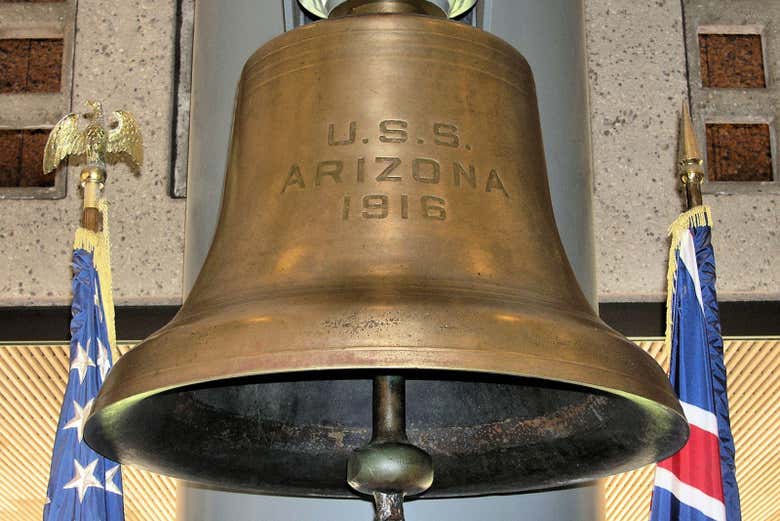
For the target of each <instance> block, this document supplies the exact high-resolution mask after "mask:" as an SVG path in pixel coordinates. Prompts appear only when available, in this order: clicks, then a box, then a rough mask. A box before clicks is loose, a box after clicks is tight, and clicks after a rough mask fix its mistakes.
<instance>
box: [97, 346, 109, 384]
mask: <svg viewBox="0 0 780 521" xmlns="http://www.w3.org/2000/svg"><path fill="white" fill-rule="evenodd" d="M97 343H98V356H97V365H98V367H99V368H100V380H101V381H105V379H106V375H107V374H108V371H109V369H111V362H110V361H109V360H108V349H106V346H104V345H103V342H101V341H100V337H98V339H97Z"/></svg>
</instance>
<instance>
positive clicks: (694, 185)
mask: <svg viewBox="0 0 780 521" xmlns="http://www.w3.org/2000/svg"><path fill="white" fill-rule="evenodd" d="M680 179H681V180H682V183H683V188H684V189H685V199H686V202H687V203H688V209H691V208H693V207H695V206H699V205H701V204H702V197H701V183H702V181H704V159H703V158H702V154H701V151H700V150H699V144H698V142H697V140H696V133H695V132H694V130H693V122H692V121H691V114H690V112H689V111H688V103H687V102H686V101H685V100H683V105H682V118H681V121H680Z"/></svg>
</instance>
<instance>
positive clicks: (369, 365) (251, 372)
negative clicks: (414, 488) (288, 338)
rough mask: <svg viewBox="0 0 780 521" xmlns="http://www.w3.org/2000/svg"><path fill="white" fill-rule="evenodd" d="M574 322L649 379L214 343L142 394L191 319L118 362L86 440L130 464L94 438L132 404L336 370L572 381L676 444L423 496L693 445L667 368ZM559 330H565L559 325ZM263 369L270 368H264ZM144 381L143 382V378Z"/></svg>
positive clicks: (524, 357)
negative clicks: (148, 372) (247, 351)
mask: <svg viewBox="0 0 780 521" xmlns="http://www.w3.org/2000/svg"><path fill="white" fill-rule="evenodd" d="M566 315H567V314H564V316H566ZM190 318H192V317H190ZM559 318H560V317H559ZM568 321H569V322H572V323H576V324H578V327H579V328H582V330H583V331H586V330H590V331H591V334H593V328H594V327H596V328H597V331H596V338H600V339H601V340H602V348H604V349H606V348H607V347H606V346H607V345H612V346H613V347H615V346H619V347H617V348H618V349H623V350H624V354H625V353H630V355H629V356H628V358H629V360H630V364H629V365H630V366H631V367H633V368H634V369H636V372H637V374H641V375H643V377H642V378H641V379H637V378H633V375H632V374H630V373H627V372H625V371H623V372H620V371H609V370H608V369H606V368H600V369H599V370H597V371H592V370H591V371H590V372H589V373H588V374H589V375H591V376H592V377H593V381H588V379H585V378H583V377H580V378H574V377H567V376H566V375H567V374H568V375H575V374H580V375H582V374H583V373H582V369H583V363H582V362H581V361H580V362H576V363H569V362H566V361H561V360H555V364H550V363H549V361H550V360H549V359H548V360H545V359H544V358H541V357H533V356H529V355H528V353H525V352H512V353H507V352H506V351H501V348H500V347H497V348H494V349H493V350H487V351H486V350H485V349H473V350H471V351H470V352H468V353H464V350H463V349H457V350H456V349H452V348H450V347H444V348H442V347H439V348H433V347H430V346H429V347H423V346H419V345H417V346H398V345H394V346H387V347H382V348H377V347H375V346H353V347H352V348H350V349H344V347H343V346H335V347H331V348H324V347H322V344H320V345H319V346H318V347H316V348H313V349H309V350H301V349H296V350H294V351H284V352H281V353H275V354H271V355H269V354H268V353H266V352H263V351H261V350H258V351H256V352H255V353H254V355H253V356H250V357H245V358H242V359H239V358H240V357H239V358H235V357H231V355H230V354H229V353H227V352H226V351H225V349H224V348H223V349H218V348H213V346H212V349H206V350H205V351H203V352H207V353H210V354H211V355H212V358H211V359H204V358H201V357H200V356H199V355H201V354H203V352H201V353H198V354H196V355H195V356H192V365H187V364H181V363H177V364H173V365H170V366H168V367H160V366H158V367H156V368H155V369H154V371H155V374H156V375H157V376H158V377H160V376H161V375H164V376H165V377H166V378H168V380H167V382H168V383H167V384H166V385H158V386H148V387H147V388H146V389H140V388H139V387H137V383H133V382H132V381H130V380H128V379H126V378H124V377H123V373H125V371H126V370H131V371H132V369H133V368H138V367H144V366H146V367H150V366H149V365H148V359H149V357H150V356H151V357H154V353H156V352H162V351H164V350H166V347H164V343H166V342H169V341H171V340H172V336H176V335H188V334H192V331H193V329H192V328H195V329H197V328H198V326H199V325H203V324H200V323H201V322H202V320H198V319H197V318H195V319H194V320H192V321H190V320H188V319H187V316H186V315H185V316H183V317H178V318H177V319H174V321H173V323H172V324H171V325H169V326H167V327H165V328H163V329H162V330H160V331H159V332H158V333H156V334H154V335H152V337H150V338H149V339H148V340H146V341H144V342H143V343H142V344H139V346H137V347H136V348H134V349H132V350H130V351H129V352H128V353H127V354H125V355H124V356H123V357H122V358H121V359H120V360H119V361H118V362H117V364H116V365H115V366H114V369H113V370H112V371H111V372H110V373H109V375H108V376H107V379H106V382H105V384H104V387H103V389H102V390H101V392H100V394H99V396H98V398H97V399H96V401H95V405H94V407H93V409H92V414H91V415H90V417H89V419H88V420H87V425H86V429H85V440H86V441H87V443H88V444H90V446H92V447H93V448H95V449H96V450H98V452H101V451H102V452H109V454H106V455H107V456H109V457H115V458H117V459H119V460H120V461H121V460H123V459H127V458H125V457H124V455H123V454H121V450H120V451H119V452H117V453H114V454H112V453H110V452H112V451H113V450H114V449H112V447H115V446H117V445H121V442H120V443H117V441H118V440H116V439H113V440H109V439H105V438H104V439H99V438H96V437H95V436H94V433H95V432H105V430H104V429H102V427H101V426H102V425H104V424H105V422H110V421H112V418H115V417H116V415H121V414H126V413H127V411H130V410H131V409H132V408H133V407H135V406H137V405H138V404H139V403H140V402H142V401H143V400H145V399H147V398H150V397H152V396H155V395H160V394H162V393H164V392H170V391H175V390H177V389H181V390H186V388H188V387H191V386H194V385H197V384H203V383H207V382H214V383H216V382H220V383H224V382H228V381H229V380H232V379H237V378H243V377H250V376H262V375H279V376H280V377H281V376H282V375H284V376H287V377H289V376H290V375H291V374H293V375H294V374H296V373H301V374H304V373H309V374H311V373H326V372H329V371H365V370H369V371H371V370H387V369H395V370H412V371H415V370H417V371H441V372H452V373H456V372H467V373H471V374H474V375H480V374H483V375H504V376H508V377H512V378H517V379H524V378H531V379H540V380H545V381H549V382H554V383H562V384H569V385H573V386H577V387H579V388H583V389H585V390H592V391H594V394H595V392H598V393H606V394H608V395H610V396H612V397H613V398H611V399H612V400H615V399H616V398H621V399H625V400H628V401H629V402H630V403H631V407H632V410H634V411H637V414H640V413H641V414H647V415H648V416H651V417H653V418H658V420H657V421H658V424H659V425H666V426H667V427H668V429H667V430H665V431H664V433H663V434H664V435H665V436H669V438H670V439H671V440H672V441H674V443H669V439H666V438H663V437H661V436H660V435H659V437H657V438H656V442H658V441H659V440H661V439H665V440H666V442H667V444H666V445H664V447H665V450H659V447H657V446H656V447H654V448H650V449H647V450H648V451H649V453H644V452H643V453H642V457H641V458H640V459H637V460H633V459H632V460H631V461H630V463H627V465H630V466H627V467H625V468H622V467H621V468H619V469H614V470H613V469H610V470H609V471H605V472H602V473H598V474H589V475H587V476H586V477H583V478H581V479H570V478H567V479H566V480H565V481H562V482H561V483H558V484H553V485H550V484H542V485H539V486H538V487H526V488H520V489H518V488H510V489H507V490H504V489H497V488H495V487H494V488H491V489H489V490H484V489H480V490H475V491H473V493H469V492H464V491H461V490H459V491H457V492H455V493H452V494H448V493H446V491H437V490H436V489H435V487H434V489H432V490H431V491H430V492H429V493H427V494H426V495H425V496H424V497H430V498H441V497H454V496H469V495H474V496H478V495H483V494H487V493H490V494H493V493H511V492H521V491H528V490H545V489H549V488H551V487H555V486H568V485H571V484H576V483H578V482H583V481H588V480H591V479H596V478H599V477H604V476H606V475H610V474H612V473H615V472H622V471H626V470H630V469H633V468H637V467H638V466H641V465H644V464H648V463H653V462H655V461H659V460H661V459H664V458H666V457H668V456H670V455H671V454H673V453H674V452H676V451H677V450H679V448H680V447H682V446H683V445H684V443H685V441H686V440H687V436H688V424H687V421H686V419H685V415H684V413H683V411H682V408H681V406H680V404H679V401H678V400H677V398H676V396H675V395H674V393H673V391H672V389H671V385H670V384H669V381H668V379H667V378H666V375H665V373H664V372H663V370H662V369H661V367H660V366H658V364H657V363H656V362H655V361H654V360H653V359H652V357H650V355H649V354H647V353H646V352H644V351H643V350H641V348H639V347H638V346H636V345H635V344H633V343H632V342H631V341H630V340H628V339H626V338H624V337H622V336H621V335H619V334H618V333H617V332H615V331H614V330H612V329H610V328H609V327H608V326H606V325H605V324H604V323H603V322H602V321H601V320H600V319H598V318H597V317H595V316H592V317H588V316H586V314H585V313H572V314H568ZM176 322H179V325H177V324H176ZM558 327H563V326H562V325H561V324H558ZM226 344H229V341H228V342H226ZM169 349H170V347H169ZM410 353H413V354H414V355H415V356H414V357H409V356H408V355H409V354H410ZM421 353H425V354H426V356H425V357H422V358H421V356H420V355H421ZM491 355H494V356H491ZM145 358H146V359H147V360H146V361H144V360H143V359H145ZM347 358H348V360H347ZM324 361H327V362H324ZM523 364H525V366H526V367H527V369H526V370H520V369H519V367H520V366H521V365H523ZM261 365H263V367H261ZM195 366H197V368H198V369H197V370H198V371H201V372H200V373H199V374H198V375H197V376H194V375H190V376H184V375H186V373H188V371H189V370H190V369H192V368H193V367H195ZM229 366H232V369H231V370H226V368H227V367H229ZM553 366H554V367H555V371H554V372H548V373H544V372H542V371H540V370H538V367H548V368H549V367H553ZM238 367H243V369H241V370H238V369H237V368H238ZM532 367H537V369H536V370H535V371H533V370H532V369H531V368H532ZM637 368H638V369H637ZM591 369H592V368H591ZM553 373H555V374H553ZM138 374H139V375H140V376H139V377H138V378H140V379H141V380H143V379H144V378H146V377H145V376H144V375H143V374H141V373H138ZM138 378H136V380H137V379H138ZM595 380H599V381H600V382H601V383H598V382H596V381H595ZM636 380H639V381H636ZM615 382H622V383H623V384H624V385H616V383H615ZM630 382H633V383H634V388H633V389H632V388H631V386H630V385H625V384H628V383H630ZM147 383H148V380H147ZM123 411H124V412H123ZM637 454H639V453H637ZM633 457H639V456H632V458H633ZM130 459H131V461H130V463H132V458H130ZM150 470H154V469H150ZM177 477H179V478H183V479H189V480H192V481H196V482H202V483H206V484H214V481H213V480H209V479H202V480H199V479H198V478H197V477H196V476H195V477H194V476H192V475H189V474H182V475H179V476H177ZM233 487H234V485H231V488H233ZM246 490H252V491H255V492H265V493H274V494H282V495H291V496H304V497H305V496H316V497H351V496H348V495H344V494H343V493H334V494H329V493H322V492H307V491H306V489H302V490H280V489H278V488H256V487H252V486H249V487H247V488H246Z"/></svg>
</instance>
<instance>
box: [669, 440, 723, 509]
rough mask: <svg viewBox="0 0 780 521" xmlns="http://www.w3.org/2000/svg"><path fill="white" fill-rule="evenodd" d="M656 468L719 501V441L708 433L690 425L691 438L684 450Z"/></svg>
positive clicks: (720, 492)
mask: <svg viewBox="0 0 780 521" xmlns="http://www.w3.org/2000/svg"><path fill="white" fill-rule="evenodd" d="M658 466H659V467H661V468H664V469H666V470H668V471H669V472H671V473H672V474H674V475H675V476H677V479H679V480H680V481H682V482H683V483H686V484H688V485H690V486H692V487H694V488H697V489H699V490H701V491H702V492H704V493H705V494H707V495H708V496H710V497H714V498H715V499H718V500H720V501H723V479H722V477H721V474H720V447H719V440H718V437H717V436H715V435H713V434H712V433H710V432H708V431H705V430H704V429H700V428H699V427H697V426H696V425H691V437H690V438H688V443H687V444H686V445H685V447H683V448H682V450H680V452H678V453H677V454H675V455H674V456H672V457H671V458H669V459H666V460H664V461H662V462H660V463H659V464H658Z"/></svg>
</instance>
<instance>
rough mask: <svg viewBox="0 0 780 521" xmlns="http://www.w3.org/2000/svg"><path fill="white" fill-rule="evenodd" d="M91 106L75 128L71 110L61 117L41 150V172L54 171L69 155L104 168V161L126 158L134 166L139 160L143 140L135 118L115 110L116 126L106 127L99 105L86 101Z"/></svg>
mask: <svg viewBox="0 0 780 521" xmlns="http://www.w3.org/2000/svg"><path fill="white" fill-rule="evenodd" d="M87 105H89V107H90V108H91V109H92V110H91V111H90V112H88V113H86V114H83V117H84V118H85V119H87V120H88V121H89V122H88V123H87V125H86V126H85V127H84V130H81V129H80V128H79V118H80V117H81V115H79V114H76V113H72V114H68V115H66V116H65V117H63V118H62V119H61V120H60V121H59V122H58V123H57V124H56V125H54V128H53V129H52V130H51V133H50V134H49V139H48V141H47V142H46V148H45V150H44V153H43V172H44V173H49V172H51V171H52V170H54V169H55V168H56V167H57V165H59V164H60V162H62V160H63V159H65V158H67V157H69V156H77V157H81V158H83V159H84V160H85V161H86V164H87V165H88V166H96V167H98V168H101V169H105V164H106V162H107V160H108V162H112V163H113V162H118V161H120V160H125V161H127V160H128V159H129V162H130V163H131V165H132V166H133V167H135V168H139V167H140V166H141V163H142V162H143V140H142V139H141V131H140V128H139V125H138V121H136V119H135V117H134V116H133V115H132V114H131V113H129V112H127V111H125V110H117V111H115V112H114V113H113V114H114V118H115V119H116V125H114V126H111V127H109V128H107V127H106V126H105V118H104V117H103V106H102V104H101V103H100V102H99V101H88V102H87Z"/></svg>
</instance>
